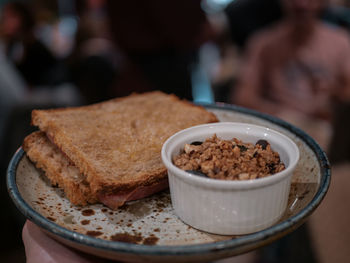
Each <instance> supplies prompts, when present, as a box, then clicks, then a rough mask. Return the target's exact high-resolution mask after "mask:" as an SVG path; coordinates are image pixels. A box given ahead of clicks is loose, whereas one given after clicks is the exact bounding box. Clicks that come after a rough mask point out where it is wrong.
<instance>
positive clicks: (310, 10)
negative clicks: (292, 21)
mask: <svg viewBox="0 0 350 263" xmlns="http://www.w3.org/2000/svg"><path fill="white" fill-rule="evenodd" d="M326 2H327V1H326V0H283V6H284V8H285V11H286V13H287V15H289V16H291V17H293V18H296V19H309V18H314V17H316V16H317V15H318V14H319V13H320V12H321V11H322V10H323V8H325V6H326Z"/></svg>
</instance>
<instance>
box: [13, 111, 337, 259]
mask: <svg viewBox="0 0 350 263" xmlns="http://www.w3.org/2000/svg"><path fill="white" fill-rule="evenodd" d="M207 108H208V110H210V111H213V112H214V113H215V114H216V115H217V116H218V118H219V119H220V120H221V121H238V122H246V123H252V124H258V125H262V126H266V127H271V128H273V129H275V130H278V131H280V132H281V133H283V134H285V135H287V136H288V137H289V138H291V139H292V140H293V141H294V142H295V143H296V144H297V146H298V148H299V151H300V161H299V162H298V165H297V167H296V170H295V172H294V174H293V177H292V185H291V191H290V194H289V198H288V204H287V208H286V210H285V211H284V213H283V216H282V218H281V219H280V220H279V221H278V222H276V223H275V224H274V225H272V226H271V227H269V228H266V229H264V230H262V231H259V232H256V233H253V234H248V235H241V236H221V235H212V234H208V233H206V232H201V231H198V230H196V229H194V228H191V227H190V226H188V225H186V224H184V223H183V222H182V221H181V220H180V219H179V218H177V216H176V215H175V214H174V211H173V208H172V206H171V202H170V196H169V192H168V191H165V192H163V193H160V194H157V195H154V196H152V197H149V198H145V199H143V200H139V201H134V202H130V203H128V204H127V205H125V206H124V207H123V208H121V209H119V210H118V211H112V210H109V209H108V208H106V207H104V206H102V205H91V206H88V207H84V208H81V207H76V206H72V205H71V204H70V203H69V201H68V200H67V199H66V198H65V197H64V194H63V192H62V191H61V190H60V189H58V188H53V187H51V185H50V183H49V182H48V181H47V180H46V179H45V177H44V176H43V175H42V174H41V172H40V171H39V170H37V169H36V168H35V167H34V165H33V164H32V163H31V162H30V161H29V160H28V159H27V157H26V156H25V154H24V152H23V150H22V149H19V150H18V151H17V152H16V153H15V155H14V157H13V159H12V160H11V162H10V164H9V168H8V172H7V185H8V190H9V193H10V196H11V198H12V199H13V201H14V203H15V204H16V206H17V207H18V209H19V210H20V211H21V212H22V213H23V214H24V215H25V216H26V217H27V218H28V219H30V220H32V221H33V222H34V223H35V224H37V225H38V226H39V227H41V228H42V229H43V230H44V231H45V232H47V233H48V234H49V235H51V236H52V237H54V238H55V239H57V240H59V241H60V242H63V243H65V244H66V245H68V246H71V247H74V248H77V249H79V250H82V251H85V252H87V253H90V254H94V255H98V256H101V257H104V258H109V259H116V260H121V261H129V262H135V261H136V262H164V261H165V260H166V261H169V262H183V261H189V262H196V261H203V262H204V261H206V262H208V261H212V260H215V259H220V258H225V257H230V256H233V255H237V254H240V253H244V252H247V251H250V250H253V249H255V248H257V247H259V246H262V245H265V244H268V243H270V242H273V241H274V240H277V239H278V238H280V237H282V236H284V235H286V234H287V233H289V232H291V231H293V230H294V229H296V228H297V227H298V226H299V225H300V224H302V223H303V222H304V221H305V220H306V218H307V217H308V216H309V215H310V214H311V213H312V212H313V211H314V210H315V209H316V207H317V206H318V205H319V204H320V202H321V201H322V199H323V198H324V196H325V194H326V192H327V190H328V187H329V183H330V177H331V174H330V168H329V163H328V160H327V157H326V155H325V154H324V152H323V151H322V149H320V147H319V146H318V144H317V143H316V142H315V141H314V140H313V139H312V138H310V137H309V136H308V135H307V134H305V133H304V132H302V131H301V130H299V129H297V128H295V127H293V126H291V125H289V124H288V123H285V122H283V121H280V120H278V119H275V118H272V117H270V116H267V115H263V114H260V113H257V112H255V111H251V110H247V109H244V108H239V107H233V106H229V105H216V106H209V105H207Z"/></svg>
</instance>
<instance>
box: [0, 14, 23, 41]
mask: <svg viewBox="0 0 350 263" xmlns="http://www.w3.org/2000/svg"><path fill="white" fill-rule="evenodd" d="M21 26H22V20H21V18H20V16H19V15H18V14H17V13H16V12H15V11H14V10H13V9H12V8H10V7H5V8H4V9H3V13H2V16H1V30H2V33H3V35H4V36H8V37H12V36H15V35H16V34H17V33H19V31H20V30H21Z"/></svg>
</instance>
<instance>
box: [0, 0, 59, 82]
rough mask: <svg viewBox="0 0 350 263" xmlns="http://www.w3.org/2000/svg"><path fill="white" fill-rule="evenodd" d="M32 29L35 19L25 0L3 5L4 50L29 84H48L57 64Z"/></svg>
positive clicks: (0, 27) (2, 30) (0, 25)
mask: <svg viewBox="0 0 350 263" xmlns="http://www.w3.org/2000/svg"><path fill="white" fill-rule="evenodd" d="M34 29H35V18H34V15H33V13H32V10H31V9H30V7H29V5H28V4H27V3H25V2H19V1H13V2H9V3H7V4H6V5H4V7H3V9H2V14H1V23H0V35H1V39H2V42H3V44H4V49H5V53H6V55H7V57H8V58H9V60H11V61H12V62H13V63H14V65H15V66H16V68H17V69H18V71H19V72H20V73H21V75H22V76H23V78H24V79H25V81H26V83H27V84H28V86H30V87H35V86H38V85H48V84H50V78H51V77H52V74H53V70H54V68H55V66H56V63H57V60H56V58H55V57H54V56H53V54H52V53H51V52H50V50H49V49H48V48H47V47H46V46H45V45H44V44H43V43H42V42H41V41H39V40H38V38H37V37H36V36H35V34H34Z"/></svg>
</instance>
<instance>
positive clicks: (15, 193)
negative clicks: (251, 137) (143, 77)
mask: <svg viewBox="0 0 350 263" xmlns="http://www.w3.org/2000/svg"><path fill="white" fill-rule="evenodd" d="M197 105H201V106H203V107H206V108H208V109H214V110H215V109H216V110H230V111H234V112H238V113H243V114H246V115H249V116H252V117H257V118H259V119H263V120H266V121H268V122H271V123H273V124H276V125H278V126H280V127H282V128H284V129H286V130H288V131H290V132H291V133H292V134H294V135H296V136H297V137H298V138H299V139H300V140H302V141H303V142H305V143H306V144H307V145H308V146H309V147H310V149H311V150H312V151H313V152H314V154H315V155H316V158H317V160H318V162H319V165H320V173H321V178H320V185H319V189H318V191H317V192H316V194H315V196H314V197H313V199H312V200H311V201H310V202H309V204H308V205H307V206H306V207H305V208H303V209H302V210H301V211H300V212H299V213H297V214H296V215H294V216H292V217H290V218H287V219H286V220H284V221H282V222H280V223H278V224H275V225H273V226H271V227H269V228H266V229H264V230H261V231H259V232H255V233H252V234H248V235H244V236H239V237H237V238H233V239H229V240H223V241H217V242H211V243H203V244H193V245H153V246H152V245H141V244H131V243H123V242H118V241H109V240H103V239H99V238H95V237H91V236H87V235H84V234H81V233H77V232H74V231H72V230H68V229H66V228H64V227H62V226H60V225H58V224H56V223H54V222H52V221H50V220H48V219H47V218H45V217H44V216H42V215H41V214H40V213H38V212H37V211H35V210H34V209H33V208H32V207H31V206H30V205H29V204H27V203H26V202H25V200H24V199H23V198H22V196H21V194H20V192H19V190H18V187H17V184H16V170H17V167H18V164H19V162H20V161H21V160H22V158H23V157H24V155H25V152H24V150H23V149H22V147H20V148H19V149H18V150H17V151H16V152H15V154H14V155H13V157H12V159H11V161H10V163H9V166H8V169H7V175H6V183H7V189H8V192H9V195H10V197H11V199H12V201H13V202H14V203H15V205H16V207H17V208H18V209H19V210H20V211H21V212H22V213H23V214H24V216H25V217H26V218H28V219H29V220H31V221H32V222H34V223H35V224H36V225H38V226H39V227H41V228H43V229H44V230H46V231H48V232H50V233H51V234H54V235H58V236H59V237H60V238H63V239H66V240H68V241H71V242H74V243H78V244H79V245H83V246H88V247H94V248H96V249H101V250H106V251H111V252H118V253H125V254H134V255H156V256H186V255H196V254H203V253H204V254H205V253H211V252H218V251H228V250H232V249H239V248H242V247H245V246H249V245H253V244H254V243H256V242H259V241H261V240H267V239H268V238H269V237H273V236H276V235H278V234H280V235H279V236H280V237H282V236H284V235H285V234H287V233H288V232H289V231H288V230H289V229H293V228H297V227H298V226H299V225H301V222H303V221H304V220H305V219H306V218H307V217H308V216H309V215H310V214H311V213H312V212H313V211H314V210H315V209H316V208H317V207H318V205H319V204H320V203H321V201H322V200H323V198H324V197H325V195H326V193H327V191H328V189H329V185H330V180H331V169H330V163H329V160H328V158H327V156H326V154H325V152H324V151H323V150H322V149H321V147H320V146H319V144H318V143H317V142H316V141H315V140H314V139H313V138H312V137H311V136H309V135H308V134H307V133H306V132H304V131H303V130H301V129H299V128H297V127H296V126H294V125H292V124H290V123H288V122H285V121H283V120H281V119H279V118H276V117H274V116H271V115H268V114H265V113H261V112H258V111H255V110H252V109H248V108H244V107H240V106H237V105H231V104H227V103H215V104H205V103H199V104H197Z"/></svg>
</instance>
